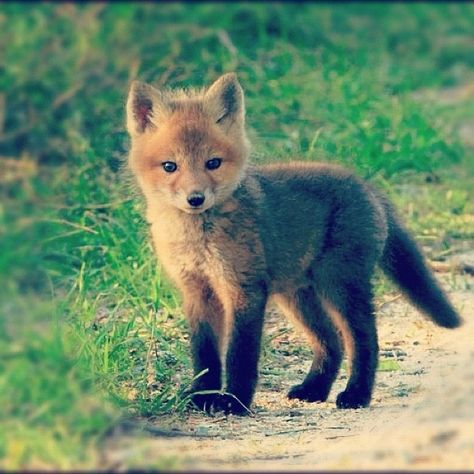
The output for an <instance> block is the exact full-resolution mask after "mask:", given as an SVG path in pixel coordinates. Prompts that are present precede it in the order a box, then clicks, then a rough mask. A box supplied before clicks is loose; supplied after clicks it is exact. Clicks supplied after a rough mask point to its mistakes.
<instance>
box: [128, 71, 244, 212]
mask: <svg viewBox="0 0 474 474" xmlns="http://www.w3.org/2000/svg"><path fill="white" fill-rule="evenodd" d="M127 129H128V132H129V134H130V137H131V140H132V146H131V151H130V167H131V169H132V171H133V173H134V174H135V176H136V177H137V180H138V183H139V185H140V186H141V188H142V190H143V192H144V194H145V197H146V199H147V202H148V204H149V206H152V207H154V206H155V205H162V204H164V205H167V206H173V207H175V208H178V209H180V210H182V211H184V212H188V213H192V214H196V213H201V212H204V211H206V210H208V209H209V208H211V207H212V206H214V205H217V204H220V203H223V202H224V201H225V200H226V199H227V198H228V197H229V196H230V195H231V194H232V192H233V191H234V190H235V188H236V187H237V186H238V184H239V182H240V180H241V179H242V176H243V172H244V169H245V163H246V160H247V157H248V153H249V146H248V142H247V138H246V134H245V106H244V96H243V92H242V88H241V86H240V84H239V82H238V80H237V77H236V75H235V74H233V73H229V74H225V75H223V76H221V77H220V78H219V79H218V80H217V81H216V82H214V84H212V85H211V86H210V87H209V88H208V89H204V90H201V91H196V90H189V91H161V90H157V89H155V88H154V87H152V86H150V85H148V84H144V83H141V82H138V81H135V82H133V83H132V86H131V89H130V93H129V96H128V101H127Z"/></svg>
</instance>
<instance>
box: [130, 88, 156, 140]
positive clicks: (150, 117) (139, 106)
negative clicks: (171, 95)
mask: <svg viewBox="0 0 474 474" xmlns="http://www.w3.org/2000/svg"><path fill="white" fill-rule="evenodd" d="M160 102H161V94H160V92H159V91H158V90H157V89H155V88H154V87H152V86H150V85H148V84H145V83H144V82H140V81H133V82H132V85H131V86H130V92H129V93H128V99H127V129H128V133H129V134H130V135H132V136H133V135H140V134H142V133H143V132H145V131H147V130H149V129H153V128H156V120H157V118H158V117H157V115H158V109H159V104H160Z"/></svg>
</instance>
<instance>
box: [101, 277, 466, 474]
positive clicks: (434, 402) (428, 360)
mask: <svg viewBox="0 0 474 474" xmlns="http://www.w3.org/2000/svg"><path fill="white" fill-rule="evenodd" d="M462 282H463V283H462V285H460V286H461V287H463V288H464V289H462V290H457V291H454V292H451V293H450V294H451V297H452V299H453V301H454V302H455V304H456V306H457V307H458V308H459V310H460V311H461V314H462V315H463V317H464V319H465V321H466V322H465V325H464V326H463V327H462V328H461V329H458V330H455V331H448V330H445V329H441V328H438V327H435V326H434V325H433V324H432V323H431V322H429V321H427V320H425V319H423V317H422V316H421V315H420V314H419V313H418V312H417V311H415V310H414V309H413V308H412V307H411V306H409V305H408V304H407V303H406V302H405V300H404V299H402V298H397V299H396V300H395V301H391V302H387V303H385V304H382V305H381V307H380V308H379V311H378V320H379V324H378V327H379V341H380V347H381V366H380V368H381V369H382V370H380V371H379V372H378V375H377V382H376V388H375V392H374V397H373V403H372V405H371V407H370V408H368V409H360V410H338V409H336V408H335V396H336V394H337V393H338V392H339V391H340V390H341V389H342V388H343V386H344V384H345V382H346V379H345V377H346V376H345V372H344V371H342V373H341V375H340V376H339V378H338V380H337V382H336V385H335V386H334V388H333V390H332V392H331V396H330V398H329V400H328V401H327V402H326V403H320V404H307V403H302V402H299V401H291V402H290V401H288V400H287V399H286V392H287V390H288V388H289V387H290V386H291V385H293V384H294V383H297V382H299V381H300V380H301V379H302V378H303V376H304V373H305V369H306V368H307V367H308V365H309V359H308V358H307V357H306V358H304V360H302V358H301V356H295V355H291V353H290V355H285V351H284V350H283V351H282V350H281V349H282V347H284V346H285V345H288V347H290V345H291V344H292V343H293V342H294V341H292V339H295V338H296V339H297V338H299V337H300V336H299V335H298V334H296V333H294V332H293V331H292V330H288V329H287V326H286V323H285V322H284V319H283V318H280V317H277V315H275V314H270V317H269V321H268V322H267V327H266V332H267V334H268V332H270V333H274V334H277V335H279V336H277V337H275V339H274V341H273V344H276V345H277V346H278V348H279V350H280V352H278V351H277V352H278V353H279V354H280V356H279V357H280V362H281V365H282V368H283V370H284V372H285V373H286V376H283V377H282V376H281V375H280V376H278V377H276V376H273V375H272V372H271V370H267V371H265V367H263V369H264V370H263V374H262V376H261V379H260V385H259V389H258V392H257V396H256V399H255V416H254V417H250V418H249V417H246V418H240V417H228V418H225V417H216V418H211V417H206V416H204V415H200V414H194V415H192V416H190V417H189V418H188V419H187V420H185V421H184V422H180V423H177V422H176V421H173V422H172V424H171V425H170V424H169V420H159V422H157V426H158V425H159V426H160V427H163V426H166V424H167V423H168V429H170V428H174V429H179V430H180V431H183V432H185V433H187V434H188V435H191V436H183V437H175V438H162V437H148V438H141V439H140V441H138V440H137V438H136V437H135V438H131V437H127V436H122V437H119V438H117V439H114V440H112V442H111V444H110V449H109V450H107V451H108V454H107V456H106V460H105V461H106V464H107V465H108V466H115V467H118V466H121V465H122V466H123V465H127V466H128V467H130V466H133V467H141V468H143V467H144V466H145V467H146V466H148V465H150V466H157V465H158V466H159V467H160V466H161V467H162V468H165V469H173V468H175V469H180V470H181V469H182V470H200V469H201V470H202V469H205V470H218V471H224V470H239V471H242V470H271V471H276V470H285V471H289V470H308V469H311V470H314V469H382V468H390V469H403V468H410V469H426V468H432V469H433V468H437V469H441V468H442V469H449V468H453V469H473V468H474V407H473V401H474V344H473V338H474V304H473V303H474V295H473V293H472V290H470V288H472V284H473V282H474V279H473V278H472V277H462ZM282 328H283V329H282ZM282 354H283V355H282ZM277 361H278V359H277ZM158 460H159V461H158ZM157 462H158V464H157Z"/></svg>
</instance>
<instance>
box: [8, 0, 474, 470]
mask: <svg viewBox="0 0 474 474" xmlns="http://www.w3.org/2000/svg"><path fill="white" fill-rule="evenodd" d="M473 24H474V7H473V5H471V4H464V3H463V4H452V3H450V4H433V5H430V4H423V3H414V4H408V3H407V4H333V5H331V4H311V3H267V4H263V3H261V4H259V3H241V4H227V3H226V4H224V3H222V4H220V3H157V4H152V3H110V4H106V3H77V4H74V3H59V2H58V3H41V4H34V3H26V2H25V3H20V2H18V3H5V4H2V5H1V6H0V195H1V201H0V244H1V248H2V251H1V252H0V298H1V299H0V312H1V318H0V404H1V405H2V408H3V410H1V413H0V423H1V429H0V457H1V458H2V459H3V461H2V463H3V464H0V466H2V467H4V468H9V469H11V468H28V467H29V468H37V467H60V468H73V467H75V468H80V467H94V466H96V465H97V462H98V461H97V443H99V442H100V441H101V440H102V439H103V437H104V436H105V435H106V434H107V432H108V430H109V429H110V428H111V427H112V426H113V425H114V423H116V420H117V418H118V417H120V416H122V415H123V413H131V414H141V415H146V416H149V415H157V414H160V413H170V412H180V411H181V407H182V403H181V401H180V400H181V399H180V394H181V393H182V390H183V389H185V388H186V387H187V385H188V383H189V381H190V377H191V375H190V372H189V359H188V354H187V341H186V331H185V322H184V321H183V318H182V317H181V313H180V310H179V301H178V299H177V296H176V295H175V293H174V291H173V290H172V288H170V287H169V286H168V284H167V282H166V280H165V279H164V278H163V275H162V273H161V269H160V267H159V266H157V265H156V263H155V260H154V257H153V254H152V251H151V248H150V244H149V243H148V239H147V237H148V236H147V229H146V225H145V223H144V222H143V219H142V217H141V203H140V199H136V197H137V196H136V192H135V190H134V189H133V186H129V184H128V178H127V177H126V176H124V173H122V172H121V168H122V163H123V161H124V159H125V157H126V151H127V147H128V140H127V136H126V133H125V130H124V126H123V124H124V103H125V98H126V94H127V89H128V84H129V82H130V81H131V80H132V79H134V78H136V77H138V78H140V79H142V80H145V81H148V82H151V83H153V84H154V85H155V86H157V87H165V86H166V87H168V86H170V87H187V86H203V85H206V84H208V83H210V82H211V81H213V80H215V79H216V78H217V77H218V75H219V74H221V73H223V72H227V71H231V70H234V71H237V73H238V75H239V78H240V80H241V83H242V85H243V87H244V90H245V92H246V101H247V110H248V113H247V117H248V127H249V131H250V134H251V136H252V137H253V141H254V144H255V146H254V153H253V159H254V160H255V161H257V162H261V161H269V160H285V159H306V160H334V161H338V162H340V163H343V164H345V165H347V166H350V167H353V168H354V169H355V170H356V171H357V172H358V173H359V174H361V175H363V176H365V177H367V178H372V179H374V180H376V181H377V182H378V183H379V184H381V185H382V186H384V187H385V188H386V189H387V190H388V191H389V192H390V191H391V189H392V185H393V184H394V183H395V184H396V183H399V182H405V181H406V180H408V181H409V180H410V179H412V177H413V176H415V181H416V179H417V178H416V173H422V176H431V177H432V179H434V180H435V181H436V180H438V179H439V176H443V177H444V178H443V179H446V180H449V176H450V174H449V173H454V172H455V170H457V169H461V170H470V171H472V167H470V168H469V167H468V164H467V162H468V158H469V156H468V154H469V153H471V152H472V150H471V151H469V150H467V149H466V148H465V147H463V146H462V145H461V144H460V143H459V141H458V139H457V137H456V135H455V134H454V133H453V128H452V126H451V125H450V123H451V122H450V121H449V120H448V119H449V118H450V117H454V116H455V113H454V112H453V109H450V110H444V109H443V110H442V109H440V108H439V107H437V106H436V105H435V104H433V103H432V102H428V101H425V100H423V98H421V99H420V96H419V93H420V91H421V92H423V91H424V90H431V89H440V88H446V87H451V86H457V85H460V84H468V83H470V82H472V81H473V80H474V56H473V55H472V44H473V43H472V39H473V38H472V25H473ZM415 93H416V94H415ZM417 94H418V95H417ZM421 97H423V96H421ZM454 109H456V108H454ZM456 110H458V109H456ZM459 110H460V109H459ZM472 111H473V100H472V97H471V98H470V99H468V100H467V101H464V102H463V104H462V111H461V112H459V116H461V115H462V117H463V119H464V118H466V117H471V118H472V117H473V116H474V114H473V113H472ZM463 172H464V171H463ZM461 174H462V173H461ZM469 179H470V178H469ZM467 180H468V177H467V176H466V177H465V182H467ZM463 182H464V181H463V180H461V182H457V183H456V186H458V187H459V189H451V188H449V189H448V190H446V189H445V188H443V189H442V194H436V196H437V197H436V198H435V199H434V200H432V201H430V202H432V203H434V204H432V206H431V208H430V209H431V211H432V214H430V215H434V216H435V217H433V218H432V219H431V220H428V221H427V220H426V214H425V215H423V211H421V210H419V213H420V217H419V219H417V220H415V223H414V224H413V227H414V228H415V229H416V231H417V232H418V233H423V232H424V230H426V229H427V228H431V227H432V226H433V219H435V218H438V219H440V220H439V223H440V225H439V226H438V227H437V229H436V232H438V233H440V232H443V229H447V230H446V233H445V235H444V237H445V240H444V241H445V242H447V243H446V245H450V238H454V237H456V238H465V237H471V238H472V223H471V224H470V227H469V226H468V225H467V224H465V221H464V220H463V216H464V214H465V213H466V212H467V205H468V204H467V203H468V201H469V199H468V198H469V194H468V191H466V189H465V188H466V187H467V185H464V184H463ZM469 182H471V181H469ZM433 186H434V185H433ZM440 186H443V183H441V184H440ZM449 186H451V185H449ZM397 189H398V188H397ZM430 192H431V191H430ZM449 192H451V194H449V195H448V194H446V193H449ZM435 193H436V191H435ZM393 194H394V197H395V198H396V199H398V197H397V196H398V191H397V192H395V193H393ZM444 196H446V199H445V197H444ZM409 199H413V198H412V197H410V198H409ZM398 201H399V202H400V203H401V204H402V206H405V205H408V204H407V200H404V198H403V197H400V198H399V199H398ZM446 202H447V203H448V204H449V205H448V207H447V208H446V209H444V207H443V206H444V204H445V203H446ZM440 209H443V213H440V212H439V211H440ZM415 217H417V216H415ZM423 219H424V220H423ZM436 222H438V221H436ZM269 354H270V352H269ZM269 357H270V355H269Z"/></svg>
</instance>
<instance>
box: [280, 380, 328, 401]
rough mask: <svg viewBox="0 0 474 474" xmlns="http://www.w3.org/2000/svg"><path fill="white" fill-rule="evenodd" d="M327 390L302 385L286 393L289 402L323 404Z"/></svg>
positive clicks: (295, 386)
mask: <svg viewBox="0 0 474 474" xmlns="http://www.w3.org/2000/svg"><path fill="white" fill-rule="evenodd" d="M328 395H329V390H327V389H324V390H323V389H322V388H321V387H314V386H310V385H305V384H304V383H302V384H299V385H294V386H293V387H291V389H290V391H289V392H288V398H289V399H290V400H292V399H295V398H296V399H297V400H301V401H303V402H325V401H326V400H327V398H328Z"/></svg>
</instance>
